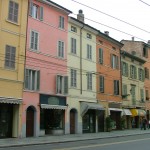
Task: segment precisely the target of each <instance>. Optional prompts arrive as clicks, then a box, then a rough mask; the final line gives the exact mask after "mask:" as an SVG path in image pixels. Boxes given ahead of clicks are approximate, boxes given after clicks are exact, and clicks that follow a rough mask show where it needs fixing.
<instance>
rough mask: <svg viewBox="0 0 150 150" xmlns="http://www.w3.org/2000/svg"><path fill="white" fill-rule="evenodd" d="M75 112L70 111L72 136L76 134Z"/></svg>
mask: <svg viewBox="0 0 150 150" xmlns="http://www.w3.org/2000/svg"><path fill="white" fill-rule="evenodd" d="M75 113H76V111H75V110H73V109H72V110H71V111H70V134H75Z"/></svg>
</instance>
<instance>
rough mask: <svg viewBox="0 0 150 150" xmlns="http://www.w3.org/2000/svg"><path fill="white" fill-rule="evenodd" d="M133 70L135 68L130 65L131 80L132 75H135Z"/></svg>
mask: <svg viewBox="0 0 150 150" xmlns="http://www.w3.org/2000/svg"><path fill="white" fill-rule="evenodd" d="M132 68H133V66H132V65H130V77H131V78H133V75H132V74H133V71H132Z"/></svg>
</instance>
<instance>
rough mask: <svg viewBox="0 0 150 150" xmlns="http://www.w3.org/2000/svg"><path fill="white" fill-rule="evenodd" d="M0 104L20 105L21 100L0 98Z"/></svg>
mask: <svg viewBox="0 0 150 150" xmlns="http://www.w3.org/2000/svg"><path fill="white" fill-rule="evenodd" d="M0 103H5V104H22V99H21V98H20V99H16V98H11V97H10V98H9V97H8V98H7V97H0Z"/></svg>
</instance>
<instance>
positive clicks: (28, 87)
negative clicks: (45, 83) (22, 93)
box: [24, 68, 40, 91]
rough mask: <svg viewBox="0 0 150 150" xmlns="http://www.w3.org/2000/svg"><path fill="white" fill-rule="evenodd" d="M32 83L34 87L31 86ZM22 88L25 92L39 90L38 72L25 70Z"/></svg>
mask: <svg viewBox="0 0 150 150" xmlns="http://www.w3.org/2000/svg"><path fill="white" fill-rule="evenodd" d="M33 74H35V75H34V77H33ZM33 80H34V81H33ZM33 82H34V85H33ZM24 88H25V90H30V91H39V90H40V70H34V69H28V68H25V84H24Z"/></svg>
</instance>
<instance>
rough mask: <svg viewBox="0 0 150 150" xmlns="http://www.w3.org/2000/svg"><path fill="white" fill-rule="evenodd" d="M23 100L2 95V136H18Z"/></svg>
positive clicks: (0, 111)
mask: <svg viewBox="0 0 150 150" xmlns="http://www.w3.org/2000/svg"><path fill="white" fill-rule="evenodd" d="M21 103H22V100H17V99H12V98H4V97H3V98H2V97H0V138H11V137H17V136H18V126H19V122H18V117H19V104H21Z"/></svg>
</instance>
